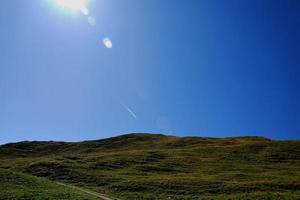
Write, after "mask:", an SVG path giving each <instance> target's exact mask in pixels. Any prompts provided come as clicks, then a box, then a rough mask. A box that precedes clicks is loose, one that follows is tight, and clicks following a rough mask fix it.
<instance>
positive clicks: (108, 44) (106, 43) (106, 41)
mask: <svg viewBox="0 0 300 200" xmlns="http://www.w3.org/2000/svg"><path fill="white" fill-rule="evenodd" d="M103 44H104V46H105V47H106V48H108V49H111V48H112V47H113V44H112V41H111V39H110V38H104V40H103Z"/></svg>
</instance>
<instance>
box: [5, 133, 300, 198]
mask: <svg viewBox="0 0 300 200" xmlns="http://www.w3.org/2000/svg"><path fill="white" fill-rule="evenodd" d="M0 168H2V169H7V170H10V171H14V172H22V173H26V174H30V175H33V176H38V177H45V178H47V179H49V180H55V181H60V182H65V183H69V184H72V185H76V186H79V187H82V188H87V189H90V190H92V191H96V192H101V193H106V194H109V195H112V196H117V197H119V198H120V199H128V200H129V199H130V200H133V199H212V198H213V199H245V198H247V199H300V192H299V191H300V141H281V142H280V141H272V140H269V139H265V138H259V137H242V138H227V139H214V138H197V137H194V138H177V137H167V136H163V135H149V134H131V135H124V136H120V137H115V138H109V139H105V140H99V141H86V142H80V143H63V142H21V143H15V144H7V145H3V146H0ZM0 177H1V176H0ZM1 179H2V177H1ZM0 181H1V180H0ZM1 182H2V181H1ZM0 199H1V198H0ZM71 199H72V198H71ZM74 199H76V198H74Z"/></svg>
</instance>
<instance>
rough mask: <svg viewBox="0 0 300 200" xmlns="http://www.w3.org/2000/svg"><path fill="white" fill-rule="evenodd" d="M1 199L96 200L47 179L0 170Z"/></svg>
mask: <svg viewBox="0 0 300 200" xmlns="http://www.w3.org/2000/svg"><path fill="white" fill-rule="evenodd" d="M0 199H1V200H4V199H5V200H9V199H12V200H13V199H22V200H44V199H48V200H52V199H53V200H57V199H60V200H70V199H75V200H84V199H86V200H88V199H96V198H93V197H92V196H88V195H86V194H83V193H80V192H76V191H74V190H72V189H69V188H66V187H62V186H61V185H58V184H56V183H53V182H51V181H48V180H46V179H42V178H36V177H32V176H29V175H25V174H22V173H15V172H11V171H8V170H3V169H0Z"/></svg>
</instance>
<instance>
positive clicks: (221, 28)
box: [0, 0, 300, 143]
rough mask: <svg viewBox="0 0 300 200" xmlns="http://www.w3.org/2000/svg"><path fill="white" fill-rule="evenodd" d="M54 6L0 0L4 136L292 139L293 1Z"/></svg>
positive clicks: (295, 101)
mask: <svg viewBox="0 0 300 200" xmlns="http://www.w3.org/2000/svg"><path fill="white" fill-rule="evenodd" d="M53 1H54V0H53ZM53 1H52V3H51V0H30V1H20V0H5V1H2V2H1V3H2V5H1V7H0V28H1V29H0V44H1V46H0V61H1V64H0V143H7V142H15V141H20V140H65V141H79V140H87V139H99V138H104V137H110V136H115V135H119V134H125V133H131V132H151V133H165V134H175V135H179V136H205V137H231V136H242V135H258V136H265V137H269V138H274V139H300V105H299V104H300V34H299V33H300V3H299V1H297V0H243V1H241V0H226V1H224V0H209V1H208V0H207V1H204V0H189V1H184V0H164V1H161V0H126V1H124V0H99V1H98V0H90V1H89V2H88V4H87V7H88V9H89V15H91V16H93V17H94V18H95V19H96V24H95V25H94V26H91V25H90V24H89V23H87V16H85V15H83V14H81V13H75V12H71V11H69V10H67V9H62V8H60V7H58V6H57V5H55V4H54V3H53ZM105 37H109V38H111V40H112V42H113V48H111V49H107V48H105V46H103V43H102V40H103V39H104V38H105Z"/></svg>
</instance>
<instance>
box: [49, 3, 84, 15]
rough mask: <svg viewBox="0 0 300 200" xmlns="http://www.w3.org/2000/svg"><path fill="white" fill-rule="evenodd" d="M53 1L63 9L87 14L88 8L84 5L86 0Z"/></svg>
mask: <svg viewBox="0 0 300 200" xmlns="http://www.w3.org/2000/svg"><path fill="white" fill-rule="evenodd" d="M55 3H56V4H57V5H58V6H59V7H61V8H63V9H68V10H71V11H74V12H81V13H82V14H84V15H88V14H89V10H88V8H87V6H86V0H55Z"/></svg>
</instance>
